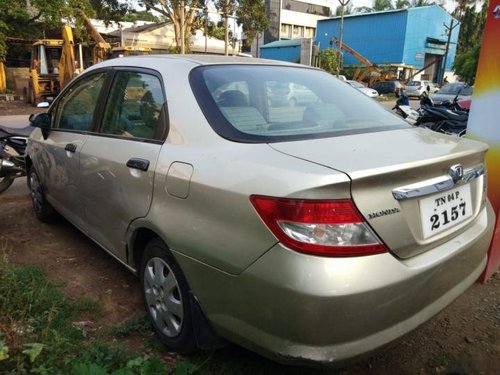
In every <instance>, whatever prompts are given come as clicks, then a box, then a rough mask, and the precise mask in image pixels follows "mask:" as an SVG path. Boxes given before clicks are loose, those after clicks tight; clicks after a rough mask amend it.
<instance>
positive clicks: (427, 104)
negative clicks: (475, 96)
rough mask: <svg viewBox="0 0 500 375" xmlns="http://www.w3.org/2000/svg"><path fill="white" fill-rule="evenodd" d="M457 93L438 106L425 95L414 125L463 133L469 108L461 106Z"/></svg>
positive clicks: (439, 130) (458, 133) (443, 131)
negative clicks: (452, 98)
mask: <svg viewBox="0 0 500 375" xmlns="http://www.w3.org/2000/svg"><path fill="white" fill-rule="evenodd" d="M457 98H458V95H457V96H456V97H455V99H454V100H453V101H448V102H444V103H442V104H441V105H439V106H436V105H434V103H433V101H432V99H431V98H430V97H428V96H425V97H424V98H422V100H421V101H420V108H419V110H418V111H419V113H420V117H419V118H418V119H417V121H416V122H415V125H416V126H422V127H426V128H429V129H431V130H434V131H437V132H440V133H446V134H455V135H458V136H463V135H465V132H466V130H467V122H468V120H469V110H468V109H467V108H464V107H462V103H461V102H460V101H458V100H457Z"/></svg>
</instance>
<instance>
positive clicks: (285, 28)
mask: <svg viewBox="0 0 500 375" xmlns="http://www.w3.org/2000/svg"><path fill="white" fill-rule="evenodd" d="M280 37H281V38H282V39H292V25H287V24H285V23H282V24H281V33H280Z"/></svg>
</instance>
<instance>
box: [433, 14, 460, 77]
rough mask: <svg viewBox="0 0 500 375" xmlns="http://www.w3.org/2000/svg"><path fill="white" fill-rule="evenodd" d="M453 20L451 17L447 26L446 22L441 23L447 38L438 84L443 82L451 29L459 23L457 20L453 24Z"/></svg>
mask: <svg viewBox="0 0 500 375" xmlns="http://www.w3.org/2000/svg"><path fill="white" fill-rule="evenodd" d="M454 21H455V20H454V19H453V18H452V19H451V23H450V26H448V25H447V24H445V23H443V25H444V27H445V28H446V30H447V31H446V32H447V34H448V40H447V41H446V50H445V52H444V59H443V60H444V61H443V66H442V69H441V74H440V75H439V82H438V83H439V84H440V85H441V84H443V78H444V73H445V71H446V60H447V59H448V50H449V49H450V40H451V32H452V31H453V29H454V28H455V27H457V26H458V25H459V24H460V23H459V22H457V23H456V24H455V25H453V22H454Z"/></svg>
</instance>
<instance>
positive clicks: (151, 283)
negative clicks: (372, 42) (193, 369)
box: [140, 238, 197, 353]
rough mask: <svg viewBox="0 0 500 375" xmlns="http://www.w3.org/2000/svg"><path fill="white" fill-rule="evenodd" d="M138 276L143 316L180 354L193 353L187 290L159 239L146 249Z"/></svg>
mask: <svg viewBox="0 0 500 375" xmlns="http://www.w3.org/2000/svg"><path fill="white" fill-rule="evenodd" d="M140 275H141V284H142V295H143V300H144V306H145V308H146V313H147V315H148V318H149V320H150V322H151V324H152V325H153V327H154V328H155V330H156V331H157V332H158V335H159V336H160V339H161V340H162V341H163V342H164V343H165V344H166V345H167V346H168V347H169V348H171V349H173V350H175V351H177V352H179V353H189V352H193V351H195V350H196V349H197V345H196V337H195V333H194V331H195V330H194V318H193V314H192V311H193V309H192V306H191V305H192V300H191V298H190V295H189V287H188V285H187V282H186V280H185V278H184V276H183V274H182V272H181V270H180V268H179V266H178V265H177V263H176V262H175V260H174V258H173V256H172V255H171V253H170V252H169V250H168V248H167V246H166V245H165V244H164V243H163V241H161V240H160V239H159V238H156V239H154V240H152V241H151V242H150V243H149V244H148V245H147V246H146V248H145V250H144V253H143V255H142V261H141V269H140Z"/></svg>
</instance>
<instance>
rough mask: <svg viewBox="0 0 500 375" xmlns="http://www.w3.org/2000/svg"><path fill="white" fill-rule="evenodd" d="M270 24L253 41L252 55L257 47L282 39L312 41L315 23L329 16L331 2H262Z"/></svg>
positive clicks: (320, 0) (270, 0)
mask: <svg viewBox="0 0 500 375" xmlns="http://www.w3.org/2000/svg"><path fill="white" fill-rule="evenodd" d="M264 1H265V4H266V10H267V14H268V17H269V20H270V22H271V24H270V26H269V28H268V29H267V30H265V31H264V33H262V34H261V35H260V37H259V38H258V40H255V41H254V43H253V45H252V54H253V55H254V56H256V55H257V53H256V51H257V50H258V49H259V46H261V45H263V44H267V43H271V42H274V41H277V40H283V39H303V38H310V39H314V37H315V33H316V23H317V21H318V20H320V19H325V18H328V17H329V16H330V13H331V6H332V0H264Z"/></svg>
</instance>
